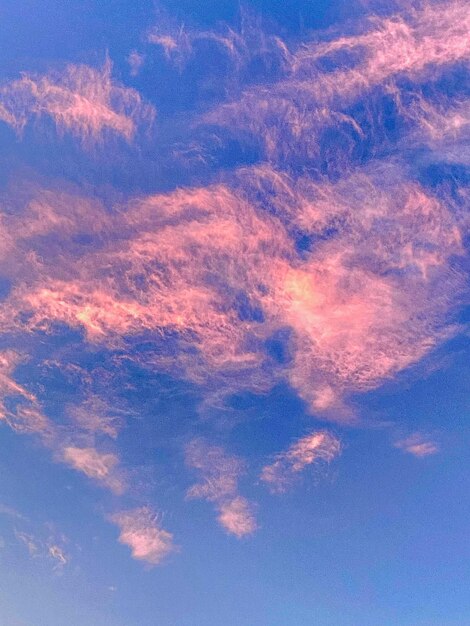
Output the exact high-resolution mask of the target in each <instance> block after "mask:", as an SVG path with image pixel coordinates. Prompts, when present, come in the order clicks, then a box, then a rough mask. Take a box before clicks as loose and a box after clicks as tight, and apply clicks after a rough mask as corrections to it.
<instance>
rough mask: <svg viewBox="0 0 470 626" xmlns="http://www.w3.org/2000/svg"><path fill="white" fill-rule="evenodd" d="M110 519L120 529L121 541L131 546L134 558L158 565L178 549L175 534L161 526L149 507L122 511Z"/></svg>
mask: <svg viewBox="0 0 470 626" xmlns="http://www.w3.org/2000/svg"><path fill="white" fill-rule="evenodd" d="M110 519H111V521H112V522H114V523H115V524H116V525H117V526H118V527H119V529H120V535H119V541H120V543H123V544H125V545H127V546H129V548H130V549H131V553H132V557H133V558H134V559H138V560H141V561H146V562H147V563H149V564H150V565H157V564H159V563H160V562H161V561H162V560H163V559H164V558H165V557H167V556H168V555H169V554H170V553H171V552H173V551H174V550H175V549H176V546H175V545H174V543H173V535H172V534H171V533H170V532H168V531H166V530H164V529H162V528H161V527H160V525H159V523H158V521H157V516H156V514H155V513H154V512H153V511H152V510H151V509H150V508H148V507H140V508H137V509H131V510H126V511H121V512H119V513H115V514H114V515H112V516H111V518H110Z"/></svg>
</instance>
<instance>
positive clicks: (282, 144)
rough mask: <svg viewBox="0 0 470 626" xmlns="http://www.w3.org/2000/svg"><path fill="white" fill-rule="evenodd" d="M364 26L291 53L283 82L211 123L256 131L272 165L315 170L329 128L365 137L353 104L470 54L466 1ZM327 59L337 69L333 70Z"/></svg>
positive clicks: (217, 114)
mask: <svg viewBox="0 0 470 626" xmlns="http://www.w3.org/2000/svg"><path fill="white" fill-rule="evenodd" d="M358 27H359V29H362V30H364V31H365V32H359V34H356V35H351V36H346V37H338V38H336V39H332V40H331V41H326V42H317V41H313V42H306V43H304V44H303V45H301V46H299V48H298V49H297V50H296V51H295V52H294V53H292V54H290V55H286V54H285V53H284V52H283V53H282V56H283V59H285V63H286V64H287V68H286V69H285V70H284V71H283V72H282V73H280V75H279V77H278V78H279V79H278V81H277V82H274V84H269V85H264V84H262V85H257V86H254V87H251V88H247V89H246V90H245V91H244V93H243V94H242V96H241V97H240V98H239V99H235V101H233V102H230V103H228V104H223V105H221V106H220V107H217V108H216V109H215V110H213V111H211V112H209V113H208V114H207V116H206V117H205V121H206V122H208V123H209V124H219V125H221V126H222V127H227V128H228V129H230V132H232V129H233V132H235V133H238V134H240V132H241V131H242V130H243V131H244V132H245V133H246V132H248V133H250V134H251V135H252V137H253V139H254V140H255V141H256V142H257V144H259V145H260V146H262V149H263V153H264V156H265V158H266V159H268V160H269V161H270V162H273V163H274V162H275V163H282V164H284V166H285V165H292V166H298V165H299V164H301V165H303V166H304V167H305V166H306V165H310V166H311V164H312V161H313V162H317V163H318V159H319V158H320V157H321V148H322V142H321V132H322V131H323V130H324V129H325V128H328V127H330V128H334V127H339V128H340V129H341V127H342V126H343V127H344V126H349V127H350V128H351V129H352V130H354V131H355V133H356V136H360V135H361V133H363V131H362V129H361V128H360V126H359V125H358V124H357V122H356V120H355V119H354V117H353V116H351V114H350V113H348V112H347V107H348V106H350V105H351V104H352V103H353V102H355V101H357V100H360V99H361V98H364V97H366V95H367V97H370V92H371V91H372V90H373V89H375V88H383V86H384V85H385V86H387V85H388V84H393V82H394V81H395V80H396V79H397V78H399V77H407V78H408V79H411V80H422V79H423V78H424V77H429V76H433V75H435V73H436V71H439V69H440V70H441V71H444V70H445V69H447V68H448V67H449V65H450V64H453V63H457V62H460V61H464V60H466V59H468V58H469V57H470V43H469V41H468V37H467V33H468V30H469V28H470V18H469V16H468V10H467V7H466V3H465V2H461V1H458V0H457V1H454V2H433V3H415V4H414V5H413V7H412V8H410V9H409V10H408V11H403V12H402V13H401V14H396V15H393V16H389V17H385V18H375V19H372V20H370V21H369V23H368V24H367V26H366V27H364V23H363V22H360V23H359V25H358ZM325 62H329V63H330V64H331V65H332V66H333V68H334V69H333V70H331V71H325V70H324V69H323V68H322V64H323V65H324V64H325ZM348 65H350V66H352V67H348ZM343 143H345V144H346V145H348V143H349V141H348V139H346V138H345V139H344V140H343ZM335 149H336V150H337V147H336V145H335Z"/></svg>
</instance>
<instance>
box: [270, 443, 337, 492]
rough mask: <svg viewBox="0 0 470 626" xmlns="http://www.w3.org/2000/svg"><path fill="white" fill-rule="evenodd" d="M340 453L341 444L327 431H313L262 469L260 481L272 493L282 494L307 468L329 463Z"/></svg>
mask: <svg viewBox="0 0 470 626" xmlns="http://www.w3.org/2000/svg"><path fill="white" fill-rule="evenodd" d="M340 453H341V443H340V441H339V439H337V437H335V436H334V435H332V434H331V433H329V432H327V431H314V432H312V433H310V434H308V435H305V436H304V437H302V438H300V439H298V440H297V441H296V442H295V443H293V444H292V445H291V446H290V447H289V448H288V449H287V450H286V451H285V452H281V453H280V454H278V455H276V458H275V461H274V463H271V464H270V465H266V466H265V467H263V470H262V472H261V480H262V481H263V482H264V483H266V485H267V486H268V487H269V489H270V490H271V491H272V492H274V493H283V492H284V491H286V490H287V488H288V487H289V486H290V485H291V484H292V482H293V481H294V480H295V478H296V475H298V474H299V473H300V472H302V471H303V470H304V469H305V468H306V467H307V466H309V465H313V464H318V463H320V462H327V463H329V462H330V461H332V460H333V459H335V458H336V457H337V456H338V455H339V454H340Z"/></svg>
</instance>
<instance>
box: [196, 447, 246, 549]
mask: <svg viewBox="0 0 470 626" xmlns="http://www.w3.org/2000/svg"><path fill="white" fill-rule="evenodd" d="M186 463H187V465H188V466H189V467H191V468H193V469H195V470H197V471H198V472H199V474H200V475H201V478H202V482H200V483H197V484H195V485H193V486H192V487H191V488H190V489H188V492H187V497H188V498H201V499H204V500H208V501H209V502H213V503H215V507H216V510H217V511H218V516H217V519H218V521H219V523H220V525H221V526H222V527H223V528H224V529H225V530H226V531H227V532H228V533H230V534H233V535H235V536H236V537H238V538H240V537H243V536H245V535H250V534H252V533H253V532H254V531H255V530H256V529H257V527H258V526H257V523H256V520H255V516H254V507H253V505H252V504H251V503H250V502H248V500H246V499H245V498H243V497H242V496H240V495H238V481H239V478H240V476H241V475H242V473H243V472H244V463H243V462H242V461H241V460H240V459H238V458H237V457H235V456H230V455H228V454H226V452H225V451H224V450H223V448H221V447H219V446H210V445H208V444H207V443H206V442H205V441H204V440H202V439H195V440H193V441H192V442H191V443H190V444H189V445H188V447H187V448H186Z"/></svg>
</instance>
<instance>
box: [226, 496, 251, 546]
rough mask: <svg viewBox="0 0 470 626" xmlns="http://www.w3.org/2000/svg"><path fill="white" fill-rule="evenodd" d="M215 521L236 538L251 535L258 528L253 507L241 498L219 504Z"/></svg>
mask: <svg viewBox="0 0 470 626" xmlns="http://www.w3.org/2000/svg"><path fill="white" fill-rule="evenodd" d="M217 519H218V521H219V523H220V525H221V526H222V527H223V528H225V530H226V531H227V532H229V533H230V534H232V535H235V536H236V537H238V538H240V537H244V536H245V535H251V534H253V533H254V532H255V530H257V528H258V524H257V523H256V519H255V517H254V515H253V506H252V505H251V504H250V503H249V502H248V501H247V500H246V499H245V498H243V497H242V496H237V497H236V498H234V499H233V500H229V501H228V502H224V503H223V504H221V505H220V512H219V515H218V517H217Z"/></svg>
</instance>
